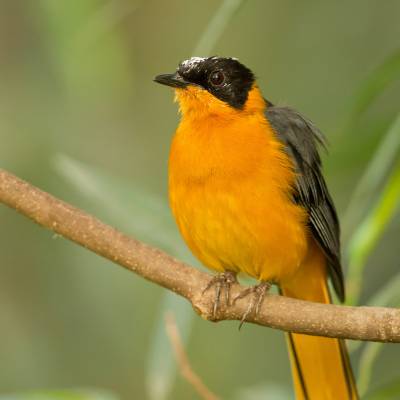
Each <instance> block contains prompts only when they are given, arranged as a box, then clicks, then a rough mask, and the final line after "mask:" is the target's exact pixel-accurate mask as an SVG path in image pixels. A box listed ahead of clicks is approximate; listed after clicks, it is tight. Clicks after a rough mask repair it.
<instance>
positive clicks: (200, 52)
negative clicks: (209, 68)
mask: <svg viewBox="0 0 400 400" xmlns="http://www.w3.org/2000/svg"><path fill="white" fill-rule="evenodd" d="M243 3H244V0H224V1H223V2H222V3H221V5H220V7H219V8H218V9H217V11H216V12H215V14H214V16H213V17H212V18H211V19H210V21H209V23H208V24H207V26H206V28H205V30H204V32H203V34H202V35H201V36H200V39H199V41H198V42H197V44H196V47H195V48H194V50H193V55H195V56H204V57H205V56H210V55H211V52H212V50H213V49H214V47H215V45H216V43H217V42H218V40H219V38H220V37H221V35H222V34H223V33H224V31H225V29H226V27H227V25H228V23H229V22H230V21H231V20H232V18H233V17H234V15H235V14H236V12H237V11H238V10H239V8H240V7H241V6H242V5H243Z"/></svg>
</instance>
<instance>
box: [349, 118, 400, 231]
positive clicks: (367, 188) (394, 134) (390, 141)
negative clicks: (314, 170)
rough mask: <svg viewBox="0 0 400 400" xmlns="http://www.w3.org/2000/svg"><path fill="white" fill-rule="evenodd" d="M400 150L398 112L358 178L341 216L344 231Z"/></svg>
mask: <svg viewBox="0 0 400 400" xmlns="http://www.w3.org/2000/svg"><path fill="white" fill-rule="evenodd" d="M399 150H400V113H399V114H398V115H397V117H396V118H395V120H394V122H393V123H392V125H391V126H390V128H389V129H388V131H387V133H386V135H385V136H384V138H383V140H382V141H381V143H380V145H379V147H378V149H377V150H376V152H375V154H374V156H373V157H372V160H371V161H370V162H369V164H368V166H367V168H366V169H365V171H364V173H363V175H362V177H361V179H360V180H359V182H358V184H357V186H356V188H355V190H354V191H353V194H352V196H351V198H350V201H349V205H348V207H347V210H346V212H345V216H344V218H343V221H344V222H343V225H344V227H345V231H347V230H348V227H351V226H354V225H355V223H356V221H357V220H358V219H359V217H360V216H361V215H362V213H363V212H364V211H365V208H366V207H367V206H368V204H369V202H368V201H367V199H369V198H371V197H373V195H374V193H375V192H376V190H377V189H378V188H379V185H380V184H381V183H382V181H383V180H384V178H385V176H386V174H387V173H388V171H389V169H390V167H391V165H393V162H394V160H395V159H396V157H398V154H399Z"/></svg>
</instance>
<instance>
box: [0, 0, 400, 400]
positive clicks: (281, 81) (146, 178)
mask: <svg viewBox="0 0 400 400" xmlns="http://www.w3.org/2000/svg"><path fill="white" fill-rule="evenodd" d="M227 3H229V4H227ZM221 4H222V3H220V2H219V1H211V0H204V1H202V2H187V1H183V0H170V1H168V2H164V1H155V0H153V1H152V0H149V1H139V0H138V1H133V0H69V1H55V0H25V1H23V2H22V1H13V0H3V1H2V2H1V4H0V143H1V145H0V160H1V167H3V168H6V169H8V170H10V171H12V172H14V173H16V174H17V175H19V176H21V177H23V178H24V179H26V180H28V181H31V182H32V183H34V184H36V185H38V186H39V187H41V188H43V189H45V190H47V191H49V192H51V193H53V194H55V195H56V196H59V197H61V198H63V199H65V200H66V201H69V202H71V203H73V204H75V205H77V206H79V207H82V208H84V209H86V210H87V211H89V212H91V213H94V214H95V215H97V216H99V217H100V218H102V219H104V220H105V221H106V222H109V223H111V224H113V225H115V226H117V227H119V228H121V229H122V230H124V231H126V232H128V233H132V234H136V236H138V237H139V238H142V239H143V240H146V241H148V242H151V243H153V244H157V245H159V246H161V247H163V248H165V249H166V250H168V251H170V252H172V253H174V254H176V255H178V256H180V257H181V258H184V259H186V260H189V261H191V262H192V259H191V258H190V255H189V254H188V252H187V250H186V249H185V247H184V245H183V244H182V242H181V241H180V239H179V237H178V235H177V233H176V229H175V226H174V225H173V223H172V221H171V217H170V215H169V212H168V209H167V207H166V204H167V197H166V178H167V157H168V147H169V143H170V140H171V136H172V134H173V131H174V129H175V127H176V125H177V122H178V119H179V117H178V114H177V108H176V105H174V104H173V103H172V93H171V91H170V90H168V89H167V88H163V87H160V86H158V85H156V84H154V83H153V82H152V79H153V77H154V76H155V75H156V74H158V73H164V72H170V71H173V70H174V69H175V68H176V65H177V63H178V61H180V60H182V59H185V58H188V57H190V56H192V55H213V54H218V55H228V56H235V57H238V58H239V59H240V60H241V61H243V62H244V63H245V64H246V65H248V66H250V67H251V68H252V69H253V70H254V71H255V73H256V75H257V76H258V78H259V84H260V86H261V88H262V89H263V91H264V94H265V96H266V97H267V98H268V99H269V100H271V101H272V102H273V103H278V104H289V105H291V106H293V107H295V108H297V109H298V110H300V111H301V112H303V113H304V114H305V115H307V116H308V117H310V118H311V119H312V120H313V121H314V122H315V123H316V124H317V125H318V126H319V127H320V128H321V129H322V130H323V132H325V134H326V136H327V137H328V140H329V142H330V154H329V157H326V156H325V157H324V161H325V173H326V177H327V180H328V182H329V186H330V188H331V192H332V193H333V196H334V199H335V201H336V204H337V208H338V211H339V214H340V215H341V216H342V217H343V219H345V221H344V231H343V242H344V247H345V248H346V249H347V251H346V252H345V253H346V260H347V261H348V262H347V264H350V265H356V264H357V265H358V267H357V266H356V267H355V268H354V271H356V272H354V271H353V272H354V273H353V275H352V276H353V277H355V278H354V281H353V284H354V287H356V292H357V290H358V289H360V290H361V298H360V302H361V303H366V302H368V300H369V299H370V298H371V296H372V295H373V294H374V293H376V292H377V291H378V290H379V289H380V288H382V287H383V286H384V285H387V283H388V282H397V286H395V287H394V288H393V287H392V288H391V290H392V292H390V293H393V294H395V293H398V292H399V291H400V282H399V281H400V279H399V278H398V277H396V274H397V273H399V257H398V245H399V235H400V218H399V215H398V213H397V214H396V213H395V211H396V206H397V200H398V198H399V190H398V189H399V186H400V185H399V176H398V175H399V174H398V173H397V175H396V171H398V169H399V163H398V161H399V151H398V142H399V141H400V139H399V138H400V128H399V127H398V126H397V127H396V126H395V127H394V130H393V129H392V131H391V132H392V133H391V137H392V141H391V142H390V145H388V146H386V148H384V149H383V152H381V154H380V155H379V156H376V157H377V158H376V163H375V164H374V165H373V168H372V169H371V171H369V175H368V174H367V176H366V179H365V182H366V185H364V188H362V189H363V190H361V191H359V193H360V194H359V195H358V197H357V198H356V200H353V209H352V210H351V212H350V215H349V213H347V215H346V216H345V214H346V213H345V211H346V208H347V206H348V204H349V202H350V199H351V197H352V194H353V193H354V188H355V187H356V185H357V183H358V182H359V179H360V177H361V176H362V174H363V171H365V170H366V167H367V165H368V163H369V161H370V160H371V159H372V158H373V157H374V155H376V154H377V153H376V151H377V149H378V147H379V144H380V143H382V141H384V140H385V138H387V135H388V133H387V132H388V129H389V127H390V126H391V124H392V123H393V121H394V120H395V117H396V114H397V113H398V112H399V104H400V84H399V80H398V79H397V78H398V77H399V76H400V62H399V61H398V60H399V55H398V54H399V53H398V51H399V47H400V46H399V45H400V43H399V38H400V25H399V23H398V15H399V13H400V3H399V2H398V1H396V0H386V1H385V2H384V4H383V3H382V2H380V1H377V0H351V1H348V2H346V4H344V3H341V2H321V1H317V0H307V1H302V2H298V1H295V0H284V1H278V0H268V1H262V0H248V1H235V0H228V1H225V2H224V5H223V7H225V10H223V11H222V12H221V9H220V8H219V7H220V5H221ZM218 10H219V11H218ZM230 12H231V14H230ZM216 13H217V15H219V16H220V18H221V19H220V20H217V23H216V26H217V28H218V27H220V28H221V29H220V30H221V32H218V29H216V30H214V31H213V30H212V29H213V28H212V26H211V31H210V30H207V29H208V28H210V25H209V23H210V21H212V20H213V17H214V16H215V15H216ZM218 13H219V14H218ZM225 25H226V27H225ZM207 27H208V28H207ZM214 27H215V26H214ZM222 28H223V29H222ZM207 32H208V33H207ZM219 33H220V35H219ZM207 35H208V36H207ZM201 40H203V41H201ZM214 41H215V46H213V43H214ZM196 46H200V49H203V50H204V51H205V52H206V53H208V54H204V53H203V54H193V51H194V49H195V48H196ZM385 60H389V61H385ZM385 63H386V64H385ZM381 65H384V67H380V66H381ZM372 100H373V101H372ZM398 125H399V124H398ZM396 129H397V130H396ZM396 160H397V163H396ZM379 166H383V167H382V168H380V169H379ZM377 170H379V171H381V173H378V176H377V177H376V180H375V181H374V182H376V184H375V185H369V186H368V184H369V183H371V182H372V181H373V177H372V175H373V173H374V171H377ZM390 171H393V174H394V175H392V176H391V178H388V176H389V174H390V173H391V172H390ZM371 174H372V175H371ZM385 185H386V186H385ZM388 192H389V194H388ZM381 193H382V194H381ZM381 200H382V201H381ZM354 205H355V206H354ZM379 212H380V213H379ZM0 221H1V223H0V277H1V278H0V394H3V395H4V398H7V399H11V398H14V397H11V393H34V392H38V393H39V394H37V395H36V397H29V396H28V397H29V398H40V399H42V398H55V397H56V394H55V392H47V396H50V397H46V395H45V394H44V392H40V391H41V390H58V389H64V388H65V389H72V388H91V389H92V392H80V394H79V393H75V394H74V396H75V397H73V396H72V394H68V391H67V392H64V393H63V394H62V393H59V392H57V393H58V394H57V396H61V397H57V398H95V397H96V398H97V397H98V398H103V399H105V398H110V399H111V398H113V397H112V396H116V397H119V398H121V399H130V398H137V399H139V398H140V399H142V398H143V399H147V398H149V399H164V398H165V399H167V398H169V399H187V398H195V395H194V394H193V391H192V388H190V387H189V386H188V385H187V383H186V382H184V381H183V380H182V379H181V378H180V377H179V376H176V375H175V372H174V362H173V360H172V358H171V354H170V349H169V345H168V341H167V340H166V336H165V333H164V330H163V322H162V318H163V317H162V316H163V312H164V310H165V309H171V308H172V309H173V310H175V313H176V314H177V317H178V318H179V325H180V328H181V331H182V332H183V334H184V336H185V338H186V340H187V350H188V354H189V357H190V359H191V360H192V363H193V366H194V368H195V370H196V371H197V372H198V373H199V374H200V375H201V376H202V378H203V379H204V381H205V382H206V383H207V385H208V386H209V387H210V388H212V389H213V390H214V391H215V392H217V393H218V394H220V395H221V396H222V397H223V398H229V399H233V398H235V399H236V398H237V399H258V398H263V399H265V398H271V399H278V398H291V390H292V389H291V378H290V370H289V362H288V358H287V355H286V349H285V343H284V336H283V334H282V333H281V332H277V331H273V330H270V329H261V328H259V327H255V326H250V325H247V326H245V328H244V329H242V331H241V332H240V333H239V332H238V330H237V324H236V323H228V322H226V323H221V324H218V325H214V324H210V323H207V322H205V321H202V320H201V319H199V318H197V317H193V314H192V311H191V309H190V307H189V306H187V305H186V304H184V303H182V302H181V301H180V300H179V299H176V298H175V297H174V296H172V295H168V296H166V295H165V292H164V291H163V289H161V288H158V287H156V286H155V285H152V284H149V283H147V282H145V281H143V280H141V279H140V278H138V277H135V276H134V275H132V274H130V273H128V272H126V271H124V270H123V269H121V268H116V267H115V266H113V265H111V264H110V263H109V262H106V261H104V260H102V259H100V258H99V257H97V256H95V255H93V254H91V253H88V252H87V251H85V250H84V249H81V248H78V247H77V246H76V245H74V244H71V243H69V242H67V241H65V240H64V239H61V238H57V237H53V236H52V234H51V233H49V232H47V231H45V230H43V229H42V228H39V227H37V226H35V225H33V224H31V223H30V222H28V221H27V220H26V219H25V218H23V217H21V216H19V215H17V214H16V213H15V212H13V211H11V210H8V209H6V208H5V207H0ZM362 221H364V222H362ZM371 232H372V233H371ZM374 232H375V233H374ZM381 234H383V237H381ZM357 235H358V236H357ZM371 235H372V236H371ZM366 237H367V239H366ZM368 237H369V239H368ZM371 238H372V239H371ZM368 240H369V241H368ZM348 243H352V246H348ZM366 243H367V244H366ZM363 246H364V247H363ZM357 252H358V253H357ZM360 252H361V253H362V257H361V261H360V257H359V255H360V254H361V253H360ZM357 257H359V258H357ZM193 262H194V261H193ZM357 271H358V272H359V274H358V275H357ZM360 277H362V286H360V285H361V282H360V279H359V278H360ZM396 279H397V280H396ZM354 287H353V288H354ZM380 293H381V294H382V293H387V291H383V292H382V291H381V292H380ZM376 299H377V301H378V300H380V301H381V302H383V303H385V304H391V305H396V304H394V303H393V302H394V299H393V296H389V298H386V299H382V297H381V298H376ZM353 301H357V295H355V296H354V298H353ZM396 301H398V302H400V299H399V298H398V297H397V299H396ZM398 305H399V303H397V306H398ZM352 348H353V350H354V351H353V352H352V359H353V365H354V368H355V370H356V373H359V372H361V376H360V379H364V383H362V384H363V385H364V386H363V387H364V389H365V392H366V391H369V393H370V394H371V393H372V394H371V396H373V392H374V390H377V389H378V388H380V387H382V386H385V385H387V384H390V385H392V386H391V389H388V390H392V392H391V393H392V394H393V393H394V392H393V390H396V389H393V388H394V387H396V380H397V381H399V380H400V368H399V361H398V360H399V357H400V348H399V346H395V345H384V346H379V348H378V347H370V348H369V350H368V346H367V348H365V346H357V345H353V347H352ZM368 351H369V353H368ZM371 354H372V361H374V360H375V355H376V356H377V357H376V358H377V359H376V362H375V364H373V363H372V361H371V362H370V361H368V360H371ZM360 358H361V363H359V360H360ZM368 363H369V364H368ZM365 366H367V367H365ZM371 366H373V368H370V367H371ZM363 368H364V372H362V370H363ZM365 368H367V370H365ZM368 368H369V370H368ZM365 371H367V372H365ZM363 373H364V375H363ZM365 374H367V375H365ZM368 374H370V375H368ZM371 374H372V375H371ZM370 378H371V379H370ZM365 379H366V383H365ZM393 385H394V386H393ZM100 389H102V390H105V391H106V392H101V391H99V390H100ZM364 389H363V390H364ZM398 389H399V391H396V393H400V387H398ZM107 392H110V393H113V395H111V394H110V395H108V394H107ZM376 393H377V392H376ZM382 393H383V392H381V394H380V395H379V396H381V397H374V398H395V397H382V396H384V394H382ZM62 396H65V397H62ZM107 396H111V397H107ZM389 396H390V395H389ZM15 398H17V397H15ZM18 398H20V397H18ZM21 398H27V397H26V396H22V397H21ZM371 398H372V397H371Z"/></svg>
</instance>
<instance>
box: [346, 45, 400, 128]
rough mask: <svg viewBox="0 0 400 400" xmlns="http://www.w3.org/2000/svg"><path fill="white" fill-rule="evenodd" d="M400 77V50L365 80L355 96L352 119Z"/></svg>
mask: <svg viewBox="0 0 400 400" xmlns="http://www.w3.org/2000/svg"><path fill="white" fill-rule="evenodd" d="M398 79H400V50H397V51H396V52H395V53H394V54H392V55H391V56H390V57H388V58H387V59H386V60H385V61H384V62H383V63H382V64H381V65H379V66H378V67H377V68H376V69H375V70H374V71H373V72H372V73H371V74H370V75H369V76H368V77H367V78H366V79H365V80H364V83H363V85H362V86H361V88H360V90H359V91H358V93H357V94H356V96H355V100H354V106H353V110H352V113H351V121H352V122H353V121H355V120H356V119H358V118H359V117H360V115H361V114H362V113H363V112H365V110H366V109H367V108H368V107H369V106H370V105H371V104H372V103H373V102H374V100H375V99H376V98H377V97H378V96H379V95H380V94H381V93H382V92H383V91H384V90H385V89H386V88H387V87H388V86H389V85H390V84H392V83H393V82H395V81H397V80H398Z"/></svg>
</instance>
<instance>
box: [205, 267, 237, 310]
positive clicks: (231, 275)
mask: <svg viewBox="0 0 400 400" xmlns="http://www.w3.org/2000/svg"><path fill="white" fill-rule="evenodd" d="M235 283H237V279H236V273H235V272H232V271H226V272H223V273H220V274H218V275H216V276H214V277H213V278H212V279H210V282H208V284H207V286H206V287H205V289H204V290H203V294H204V293H205V292H207V291H208V290H209V289H211V288H212V287H213V286H215V299H214V306H213V318H216V316H217V312H218V307H219V304H220V299H221V290H222V289H224V290H225V301H226V305H227V306H229V305H230V290H231V286H232V285H233V284H235Z"/></svg>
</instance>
